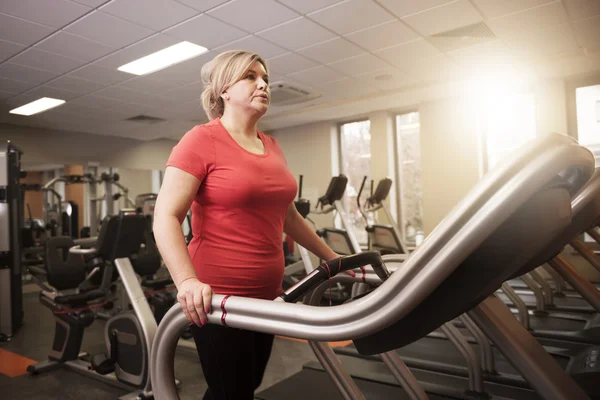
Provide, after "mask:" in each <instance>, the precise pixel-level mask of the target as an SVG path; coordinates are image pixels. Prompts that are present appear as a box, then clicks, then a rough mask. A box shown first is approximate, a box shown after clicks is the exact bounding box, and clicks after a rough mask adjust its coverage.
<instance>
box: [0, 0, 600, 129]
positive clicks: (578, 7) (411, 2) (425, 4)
mask: <svg viewBox="0 0 600 400" xmlns="http://www.w3.org/2000/svg"><path fill="white" fill-rule="evenodd" d="M182 40H187V41H190V42H193V43H196V44H198V45H201V46H204V47H206V48H208V49H209V52H207V53H204V54H202V55H200V56H198V57H196V58H194V59H191V60H188V61H185V62H182V63H180V64H177V65H175V66H171V67H169V68H166V69H163V70H161V71H158V72H155V73H152V74H149V75H146V76H142V77H138V76H134V75H130V74H127V73H124V72H120V71H118V70H117V68H118V67H119V66H121V65H123V64H126V63H128V62H130V61H133V60H135V59H138V58H140V57H142V56H145V55H148V54H150V53H152V52H155V51H158V50H160V49H163V48H165V47H167V46H170V45H173V44H175V43H178V42H180V41H182ZM230 49H246V50H252V51H256V52H258V53H260V54H261V55H262V56H263V57H265V58H266V59H267V62H268V64H269V66H270V69H271V81H272V82H281V81H283V82H287V83H290V84H293V85H297V86H299V87H301V88H304V89H306V90H308V91H311V92H313V93H316V94H318V95H319V97H318V98H316V99H312V100H310V101H307V102H303V103H299V104H295V105H287V106H277V105H275V104H273V105H272V106H271V109H270V110H269V112H268V113H267V115H266V116H265V117H264V118H263V120H262V122H263V124H262V125H261V127H262V128H263V129H274V128H280V127H285V126H290V125H296V124H300V123H308V122H313V121H314V119H315V118H320V119H322V118H325V117H326V116H327V115H336V116H337V117H339V116H344V115H345V116H352V115H356V114H357V113H360V112H362V111H364V110H361V109H359V108H357V107H353V105H358V104H359V103H360V102H362V103H363V104H364V103H365V102H366V103H369V104H373V105H374V104H378V105H381V103H382V101H383V100H382V99H385V102H386V103H385V104H391V103H389V101H390V99H393V95H398V94H400V93H407V92H410V90H415V89H416V90H419V89H421V90H422V89H423V88H427V87H432V86H435V85H438V84H448V83H449V82H460V81H462V80H464V79H468V78H472V77H474V76H482V77H486V76H488V77H494V79H495V77H498V76H499V75H501V74H507V75H511V74H512V75H515V74H516V75H518V76H519V77H521V78H523V79H542V78H548V77H566V76H571V75H579V74H586V73H591V72H593V71H597V70H600V1H598V0H559V1H549V0H453V1H448V0H419V1H417V0H345V1H339V0H277V1H275V0H232V1H228V0H178V1H175V0H111V1H106V0H72V1H70V0H52V1H39V0H2V1H0V123H8V124H17V125H25V126H31V127H39V128H46V129H53V130H66V131H77V132H89V133H95V134H101V135H113V136H121V137H127V138H135V139H139V140H153V139H158V138H165V137H166V138H173V139H178V138H180V137H181V136H182V135H183V134H184V133H185V132H186V131H187V130H188V129H189V128H190V127H192V126H193V125H195V124H198V123H202V122H204V121H205V120H206V117H205V115H204V112H203V111H202V109H201V108H200V103H199V97H200V94H201V91H202V86H201V83H200V81H199V79H200V69H201V67H202V65H203V64H204V63H205V62H207V61H208V60H210V59H212V58H213V57H214V56H215V55H216V54H218V53H219V52H221V51H224V50H230ZM390 95H392V97H390ZM44 96H46V97H54V98H60V99H64V100H66V101H67V102H66V103H65V104H63V105H62V106H60V107H57V108H55V109H52V110H50V111H47V112H43V113H40V114H37V115H34V116H31V117H22V116H17V115H13V114H9V113H8V111H9V110H10V109H12V108H15V107H18V106H21V105H23V104H26V103H28V102H31V101H33V100H36V99H38V98H40V97H44ZM334 110H337V111H336V112H334ZM138 115H147V116H151V117H156V118H161V119H164V120H165V121H162V122H160V123H154V124H147V123H140V122H132V121H126V119H128V118H131V117H134V116H138Z"/></svg>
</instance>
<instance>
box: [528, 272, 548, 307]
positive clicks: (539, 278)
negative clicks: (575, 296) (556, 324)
mask: <svg viewBox="0 0 600 400" xmlns="http://www.w3.org/2000/svg"><path fill="white" fill-rule="evenodd" d="M529 275H530V276H531V277H532V278H533V279H534V280H535V281H536V282H537V283H538V284H539V285H540V287H541V289H542V294H543V296H544V304H545V305H546V306H553V305H554V301H553V300H552V288H551V287H550V284H549V283H548V281H547V280H545V279H544V277H543V276H542V275H540V273H539V272H538V271H537V270H535V269H534V270H532V271H530V272H529Z"/></svg>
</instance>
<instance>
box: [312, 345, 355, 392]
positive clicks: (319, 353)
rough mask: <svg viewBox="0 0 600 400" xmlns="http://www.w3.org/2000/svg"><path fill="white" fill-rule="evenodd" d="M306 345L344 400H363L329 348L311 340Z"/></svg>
mask: <svg viewBox="0 0 600 400" xmlns="http://www.w3.org/2000/svg"><path fill="white" fill-rule="evenodd" d="M308 344H309V345H310V347H311V349H312V350H313V352H314V353H315V356H316V357H317V359H318V360H319V362H320V363H321V365H322V366H323V368H325V371H327V374H328V375H329V377H330V378H331V380H332V381H333V383H334V384H335V386H336V387H337V389H338V390H339V392H340V394H341V395H342V396H343V397H344V399H345V400H365V397H364V396H363V394H362V393H361V392H360V389H359V388H358V386H357V385H356V383H355V382H354V381H353V380H352V378H351V377H350V375H348V373H347V372H346V371H344V367H343V366H342V363H341V362H340V360H339V359H338V358H337V357H336V355H335V353H334V352H333V350H331V347H329V346H328V345H327V344H326V343H323V342H315V341H312V340H311V341H309V342H308Z"/></svg>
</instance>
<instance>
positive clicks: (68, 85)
mask: <svg viewBox="0 0 600 400" xmlns="http://www.w3.org/2000/svg"><path fill="white" fill-rule="evenodd" d="M46 86H49V87H53V88H58V89H64V90H70V91H71V92H75V93H78V94H79V95H84V94H88V93H93V92H95V91H97V90H100V89H102V88H104V87H106V85H105V84H102V83H99V82H93V81H88V80H85V79H80V78H75V77H73V76H70V75H65V76H61V77H60V78H57V79H54V80H53V81H52V82H49V83H47V84H46Z"/></svg>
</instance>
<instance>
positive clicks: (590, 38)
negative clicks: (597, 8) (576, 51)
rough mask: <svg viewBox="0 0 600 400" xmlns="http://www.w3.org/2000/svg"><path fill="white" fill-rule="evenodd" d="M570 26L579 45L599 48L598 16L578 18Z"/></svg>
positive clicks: (599, 27)
mask: <svg viewBox="0 0 600 400" xmlns="http://www.w3.org/2000/svg"><path fill="white" fill-rule="evenodd" d="M571 26H572V27H573V31H574V32H575V37H576V38H577V43H579V45H580V46H582V47H585V48H586V49H588V50H598V49H600V39H599V38H600V16H597V17H593V18H588V19H582V20H579V21H577V22H574V23H572V24H571Z"/></svg>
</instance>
